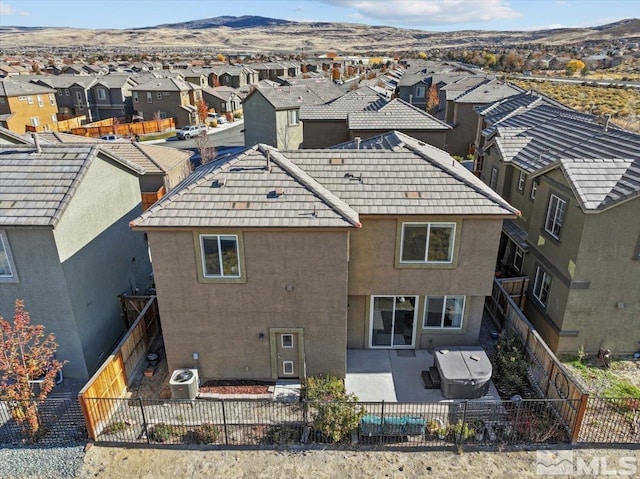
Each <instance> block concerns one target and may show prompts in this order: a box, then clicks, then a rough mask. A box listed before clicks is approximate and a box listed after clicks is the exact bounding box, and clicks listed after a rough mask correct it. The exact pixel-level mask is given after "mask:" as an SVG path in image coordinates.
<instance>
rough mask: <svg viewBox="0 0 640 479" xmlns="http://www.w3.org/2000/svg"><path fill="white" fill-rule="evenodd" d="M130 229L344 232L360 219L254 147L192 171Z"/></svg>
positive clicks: (270, 152)
mask: <svg viewBox="0 0 640 479" xmlns="http://www.w3.org/2000/svg"><path fill="white" fill-rule="evenodd" d="M267 157H268V158H269V162H270V165H271V167H270V170H269V169H268V168H267V165H268V162H267ZM221 181H225V184H224V185H223V186H219V185H220V184H221ZM278 190H281V191H280V192H281V193H282V194H279V193H280V192H279V191H278ZM238 205H240V208H238ZM132 225H133V226H139V227H143V228H145V227H156V226H160V227H166V226H170V227H190V228H196V227H197V228H204V227H211V228H215V227H258V228H259V227H282V228H291V227H303V228H307V227H325V228H333V227H341V228H343V227H354V226H359V220H358V214H357V213H356V212H355V211H354V210H353V209H351V208H350V207H349V206H348V205H347V204H345V203H344V202H343V201H342V200H340V199H339V198H337V197H336V196H335V195H334V194H333V193H331V192H330V191H329V190H327V189H326V188H325V187H323V186H322V185H321V184H319V183H318V182H317V181H316V180H315V179H313V178H311V177H310V176H309V175H308V174H307V173H306V172H304V171H302V170H301V169H300V168H299V167H298V166H296V165H295V164H293V163H292V162H291V161H290V160H289V159H287V158H286V157H284V156H283V155H282V154H281V153H279V152H278V151H277V150H276V149H274V148H271V147H269V146H265V145H256V146H254V147H252V148H249V149H246V150H244V151H243V152H241V153H239V154H238V155H235V156H233V157H231V158H229V159H227V160H224V161H223V162H222V163H221V164H218V163H210V164H206V165H203V166H201V167H199V168H197V169H196V171H195V172H194V173H192V174H191V175H190V176H189V177H188V178H187V179H185V180H184V181H183V182H182V183H181V184H180V185H178V186H177V187H176V188H175V189H173V190H172V191H171V192H170V193H169V194H168V195H166V196H165V197H163V198H162V200H160V201H159V202H158V203H156V204H155V205H153V206H152V207H151V208H149V209H148V210H147V211H145V213H143V214H142V215H141V216H140V217H139V218H138V219H136V220H134V221H133V222H132Z"/></svg>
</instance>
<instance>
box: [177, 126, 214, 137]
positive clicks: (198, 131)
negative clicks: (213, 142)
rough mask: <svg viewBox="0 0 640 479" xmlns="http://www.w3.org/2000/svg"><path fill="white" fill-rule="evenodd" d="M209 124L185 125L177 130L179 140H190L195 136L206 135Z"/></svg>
mask: <svg viewBox="0 0 640 479" xmlns="http://www.w3.org/2000/svg"><path fill="white" fill-rule="evenodd" d="M206 134H207V125H188V126H183V127H182V128H180V129H179V130H178V131H177V132H176V136H177V137H178V139H179V140H188V139H189V138H193V137H194V136H199V135H206Z"/></svg>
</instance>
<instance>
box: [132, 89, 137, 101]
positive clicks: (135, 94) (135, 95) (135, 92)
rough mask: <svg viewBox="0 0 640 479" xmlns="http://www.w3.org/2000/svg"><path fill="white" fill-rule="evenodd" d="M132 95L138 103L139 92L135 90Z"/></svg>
mask: <svg viewBox="0 0 640 479" xmlns="http://www.w3.org/2000/svg"><path fill="white" fill-rule="evenodd" d="M132 96H133V102H134V103H138V92H137V91H134V92H133V94H132Z"/></svg>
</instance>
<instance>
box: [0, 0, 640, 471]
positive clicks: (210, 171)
mask: <svg viewBox="0 0 640 479" xmlns="http://www.w3.org/2000/svg"><path fill="white" fill-rule="evenodd" d="M134 3H136V2H134ZM394 4H395V2H394ZM361 8H365V7H361ZM196 16H197V15H196ZM233 18H235V17H219V19H214V18H211V19H208V20H207V21H210V22H212V23H211V25H215V24H216V22H223V23H221V25H222V28H226V29H229V31H231V30H232V29H234V28H238V29H244V28H262V29H266V31H268V30H269V28H272V27H273V28H275V26H277V27H278V28H289V27H291V25H289V23H287V22H289V21H288V20H276V19H269V18H266V17H264V18H263V17H239V19H236V20H233V21H238V22H241V23H240V26H233V27H230V26H228V25H227V23H224V22H231V21H232V20H230V19H233ZM214 20H215V21H214ZM199 22H205V20H201V21H199ZM242 22H246V23H242ZM252 22H258V26H255V25H253V23H252ZM283 22H284V23H283ZM625 22H626V21H621V22H620V25H622V26H625V25H627V23H625ZM187 23H189V22H187ZM187 23H185V24H177V25H179V28H182V29H183V30H184V32H185V33H184V36H185V39H187V38H189V35H195V36H197V35H198V33H197V32H200V31H201V30H199V29H200V28H201V26H200V24H199V23H198V24H197V27H193V28H195V29H194V30H191V28H192V27H188V26H186V25H187ZM205 23H206V22H205ZM291 23H292V24H296V22H291ZM318 25H320V26H321V27H322V30H323V31H324V34H326V35H329V34H330V33H329V32H330V29H329V27H328V26H327V25H331V24H329V23H327V24H323V23H319V24H318ZM336 25H337V24H336ZM340 25H348V24H346V23H345V24H340ZM605 27H607V28H609V26H607V25H605V26H603V27H602V28H603V29H604V28H605ZM8 28H9V29H13V28H15V27H8ZM158 28H176V27H166V26H163V25H161V26H160V27H158ZM206 28H214V27H212V26H210V27H206ZM216 28H217V27H216ZM318 28H320V27H318ZM341 28H342V27H341ZM345 28H346V27H345ZM371 28H373V29H375V28H378V27H375V26H374V27H371ZM380 28H382V27H380ZM611 28H613V27H611ZM620 28H622V27H620ZM222 31H223V32H226V30H222ZM319 31H320V30H319ZM407 31H410V30H407ZM416 31H417V30H416ZM189 32H191V33H189ZM193 32H196V33H193ZM3 34H5V33H3V32H2V31H0V37H1V36H2V35H3ZM299 34H300V35H302V33H300V32H299ZM140 35H141V36H142V35H143V33H142V32H140ZM523 35H524V34H523ZM541 35H542V34H541ZM625 35H626V33H625ZM301 38H302V36H301ZM425 38H426V37H425ZM461 38H462V37H461ZM185 41H187V40H185ZM225 41H226V42H227V43H228V44H229V45H233V47H229V49H228V51H227V50H225V51H222V50H220V51H216V53H215V54H213V53H212V50H204V49H203V50H201V51H200V52H197V51H192V50H190V49H187V48H185V49H181V48H179V47H166V49H165V51H162V49H161V48H160V47H158V48H157V49H156V50H149V51H155V52H156V53H155V54H154V55H151V54H144V55H143V54H138V55H134V54H127V53H126V51H127V50H126V49H123V50H119V49H117V48H115V47H109V48H107V46H96V47H95V50H94V49H91V48H89V47H85V48H86V51H84V52H81V51H80V50H78V52H79V53H77V54H72V53H68V52H67V50H66V49H63V48H62V47H60V49H58V47H55V48H54V47H52V48H51V49H48V50H47V49H39V48H34V50H33V51H32V52H22V51H20V52H18V51H15V50H14V48H13V47H11V48H10V49H8V50H7V51H4V47H3V48H2V49H0V331H2V334H0V346H1V347H2V348H1V349H0V450H1V449H3V448H4V446H5V445H6V446H11V449H16V450H21V449H26V448H31V447H33V448H34V449H40V448H41V447H61V448H65V447H69V448H73V447H77V448H78V451H80V449H82V453H81V454H80V452H78V456H77V457H78V458H80V459H78V460H81V458H84V457H85V454H87V451H88V450H89V447H91V445H94V444H95V445H96V447H97V448H98V449H100V448H101V446H109V447H120V446H123V445H124V446H126V447H128V448H132V449H131V450H132V451H136V450H137V449H133V448H139V447H140V446H144V447H149V448H158V446H160V447H159V449H162V448H167V449H168V450H173V449H172V448H173V446H176V448H182V449H184V448H185V446H186V448H187V449H189V448H192V447H194V446H195V447H197V448H201V449H203V451H213V450H218V449H222V450H225V449H236V450H243V449H247V448H249V449H250V448H259V449H267V450H283V451H291V450H293V449H296V448H298V449H302V450H312V449H322V450H324V449H327V450H329V449H336V450H341V451H342V450H344V451H345V454H346V453H347V451H350V452H349V454H351V453H353V454H361V453H363V452H367V451H380V452H382V451H384V453H385V454H388V453H391V451H395V453H396V454H398V455H400V456H401V455H403V454H410V451H414V450H416V451H421V452H428V453H432V452H434V451H436V450H443V449H444V450H451V451H454V452H456V457H457V456H460V455H461V454H462V453H463V450H467V449H468V450H472V451H475V452H474V454H482V453H483V452H482V451H484V452H486V451H492V452H495V453H496V454H502V453H503V451H504V450H513V451H517V450H520V449H527V448H529V449H531V450H535V451H538V452H540V451H546V450H550V449H552V448H556V449H557V450H559V451H562V450H567V451H571V452H572V453H573V451H574V449H575V450H578V449H584V448H600V447H602V446H603V445H606V446H607V447H609V446H614V447H622V448H624V449H625V450H626V449H628V448H631V449H633V448H634V447H635V446H636V445H637V444H639V443H640V428H639V427H638V424H640V408H638V404H639V401H640V374H639V373H638V368H639V367H640V334H638V331H639V328H638V321H639V319H640V128H639V125H637V121H636V120H637V117H636V116H634V115H635V113H633V112H635V111H636V109H637V107H636V106H635V103H634V104H631V102H632V101H633V100H629V105H631V106H629V105H626V106H625V107H624V108H626V109H625V110H624V111H625V112H626V111H627V110H629V111H631V112H632V113H629V114H628V115H623V114H622V113H621V111H622V110H620V112H619V113H616V112H613V113H611V112H609V110H607V109H606V108H604V109H603V108H602V106H598V107H597V108H596V107H594V106H593V105H592V106H591V107H590V108H576V107H575V106H571V105H575V104H574V103H572V104H571V105H569V104H568V102H567V101H566V97H563V96H562V95H554V94H553V93H550V90H548V89H545V90H544V91H543V89H542V87H541V88H540V89H537V88H536V85H537V84H536V82H539V83H540V84H542V82H545V85H546V84H547V83H552V84H553V83H554V82H556V83H557V84H564V80H565V79H566V80H567V81H570V82H572V81H575V82H578V83H577V85H576V88H583V89H588V88H597V89H599V91H603V92H605V91H606V93H607V95H608V94H610V93H611V91H612V90H613V91H614V94H615V92H616V91H619V93H620V98H624V99H625V101H626V98H632V99H633V98H636V97H638V96H639V95H640V82H638V81H637V79H636V77H629V78H627V77H626V76H625V78H627V79H626V80H621V79H620V76H619V75H618V76H616V74H614V73H613V72H614V71H616V72H617V71H619V70H616V69H621V68H624V67H625V66H628V65H636V63H635V62H636V60H637V58H638V52H639V51H640V50H639V47H638V44H637V43H634V42H633V41H630V40H629V39H628V38H627V37H626V36H625V37H624V39H623V40H618V41H616V40H615V39H611V40H607V41H608V42H609V44H608V48H605V46H603V45H605V44H604V43H603V40H598V41H597V42H596V41H595V40H593V43H589V41H587V40H584V41H578V40H575V42H574V43H573V44H572V45H571V47H570V48H569V47H566V48H564V47H562V46H559V45H547V46H546V47H545V46H544V45H540V44H534V43H524V42H523V44H522V45H518V44H514V45H516V46H514V47H513V48H512V49H507V48H506V47H505V48H502V47H500V48H502V53H501V54H499V55H498V56H496V53H493V51H492V49H493V50H495V51H496V52H497V51H498V46H499V44H497V43H496V44H494V45H491V44H483V48H482V50H478V51H477V50H475V49H471V48H470V49H463V48H462V47H459V46H456V45H452V46H450V48H446V49H445V48H441V47H438V48H435V47H433V48H431V49H428V48H426V46H425V51H404V52H402V50H398V51H397V52H396V50H394V49H391V48H389V49H387V50H382V51H381V52H378V51H377V50H375V49H373V48H372V49H371V52H370V54H368V55H365V54H359V53H355V52H349V51H348V50H347V49H345V50H344V51H341V50H340V49H339V48H337V47H336V48H332V49H331V50H330V51H321V50H317V49H312V48H311V47H309V46H308V45H309V43H308V42H307V43H301V45H305V46H304V48H303V47H302V46H299V47H298V48H296V49H295V51H293V50H292V51H293V52H294V53H289V54H284V53H283V52H276V51H274V52H272V53H271V54H269V55H266V54H262V53H258V52H256V51H253V50H252V49H251V48H250V45H244V44H243V45H242V48H241V47H239V46H238V45H240V43H237V42H236V43H234V42H233V41H232V40H231V39H230V37H229V38H226V40H225ZM460 42H462V40H460ZM461 44H462V43H461ZM478 45H480V43H478ZM244 47H246V48H244ZM65 48H66V47H65ZM382 52H384V53H382ZM400 52H402V53H400ZM89 58H90V61H89ZM578 61H579V62H580V63H581V64H582V66H581V67H580V66H578V67H576V65H577V63H576V62H578ZM571 62H573V63H571ZM574 67H575V68H574ZM634 68H635V67H634ZM638 68H640V66H638ZM591 71H598V72H599V73H600V74H601V75H602V79H598V81H602V82H604V84H602V85H594V84H592V83H594V82H595V80H594V82H590V81H586V80H584V81H579V80H580V79H583V78H584V77H586V75H587V74H588V73H590V72H591ZM620 71H622V70H620ZM624 71H625V72H626V71H628V70H624ZM638 71H639V72H640V70H638ZM532 72H533V74H532ZM538 75H540V76H538ZM607 75H609V76H607ZM634 75H635V73H634ZM531 77H535V78H534V79H532V78H531ZM539 78H543V79H541V80H539ZM637 78H638V79H640V73H639V74H638V77H637ZM616 82H619V83H616ZM576 91H578V90H576ZM584 91H587V90H584ZM626 95H630V96H629V97H627V96H626ZM586 97H587V94H586V93H585V98H586ZM607 98H609V97H607ZM622 102H623V100H622V99H621V100H620V103H622ZM612 108H613V106H612ZM20 328H24V329H20ZM49 334H51V336H49ZM87 445H89V446H88V447H87ZM554 450H555V449H554ZM181 452H185V451H181ZM288 453H289V452H287V454H288ZM2 454H3V453H2V452H0V457H3V456H2ZM89 455H90V454H89ZM52 457H57V456H56V455H55V454H53V455H52ZM87 457H88V456H87ZM185 457H186V456H185ZM345 457H346V456H345ZM354 457H355V456H354ZM474 457H475V456H474ZM478 457H481V456H478ZM540 457H541V455H540V454H539V455H538V456H536V461H537V462H536V463H535V464H534V466H533V469H532V470H535V471H536V474H539V473H542V474H546V473H548V472H547V471H548V470H551V471H555V469H553V467H556V466H555V465H554V464H555V463H553V461H555V459H553V458H552V459H553V460H552V462H551V463H549V464H551V466H549V464H548V463H547V462H545V461H547V458H546V456H545V457H543V458H542V459H540ZM554 457H555V456H554ZM572 457H574V456H572ZM623 459H624V458H623ZM479 460H481V459H479ZM501 460H502V459H501ZM540 461H542V464H543V466H544V467H542V469H541V468H540V467H541V466H540V464H541V462H540ZM571 461H573V459H571ZM508 462H509V461H506V462H505V465H504V467H505V468H508V464H507V463H508ZM596 462H597V461H596ZM596 462H593V461H592V463H590V464H591V466H589V467H592V469H590V471H592V472H594V473H595V474H596V475H597V473H598V472H600V471H601V470H602V468H603V467H605V466H603V465H602V464H603V463H601V462H597V464H596ZM0 463H6V464H11V461H10V460H9V462H7V461H5V460H4V459H3V460H2V461H0ZM576 464H578V465H577V466H576ZM580 464H581V463H580V462H579V461H578V462H576V463H575V464H574V463H572V466H571V467H572V468H573V469H571V471H570V473H569V475H571V474H578V473H579V472H581V471H582V472H584V470H583V469H581V467H583V466H581V465H580ZM593 464H596V465H595V466H593ZM630 464H631V465H633V466H634V467H635V464H636V462H635V461H633V462H628V461H627V462H625V461H624V460H622V462H620V463H619V464H618V468H617V469H616V470H615V471H614V472H616V474H617V473H618V472H619V471H622V472H626V471H627V470H629V471H631V466H630ZM625 465H626V466H629V468H627V469H625ZM9 467H10V466H3V465H0V476H2V477H4V476H5V475H6V476H7V477H31V476H30V475H29V474H27V473H24V475H23V476H20V475H19V473H18V472H16V473H15V474H14V475H11V474H12V473H6V471H7V470H9ZM11 467H13V466H11ZM69 467H70V468H71V466H69ZM79 467H80V465H79V464H77V465H74V466H73V468H74V469H73V473H72V472H69V473H68V474H67V473H66V472H64V474H62V475H60V477H81V476H80V475H78V476H74V475H73V474H80V472H79V469H78V468H79ZM547 467H551V469H547ZM584 467H586V466H584ZM614 467H615V466H614ZM398 468H399V471H400V472H401V473H402V472H403V466H398ZM536 468H537V469H536ZM593 468H595V469H593ZM596 469H597V470H596ZM70 470H71V469H70ZM558 470H559V469H558ZM16 471H18V469H16ZM540 471H543V472H540ZM636 471H637V469H633V472H632V474H631V475H632V476H633V474H634V473H635V472H636ZM103 472H104V471H102V472H101V471H97V472H96V473H94V474H93V475H94V476H95V477H100V474H102V473H103ZM422 472H424V471H422ZM85 474H89V472H85ZM176 474H178V475H179V473H178V472H176ZM336 474H338V473H336ZM372 474H373V472H372ZM387 475H389V474H387ZM45 476H46V475H45ZM45 476H43V477H45ZM125 476H126V474H125ZM391 476H393V477H395V475H393V474H391ZM391 476H390V477H391ZM46 477H49V476H46ZM82 477H89V476H82ZM108 477H111V476H108ZM221 477H231V476H229V475H228V474H223V475H222V476H221ZM238 477H239V476H238ZM305 477H306V474H305ZM403 477H404V476H403ZM416 477H422V475H420V474H418V475H416ZM461 477H462V476H461ZM464 477H466V476H464ZM527 477H528V476H527ZM532 477H533V476H532Z"/></svg>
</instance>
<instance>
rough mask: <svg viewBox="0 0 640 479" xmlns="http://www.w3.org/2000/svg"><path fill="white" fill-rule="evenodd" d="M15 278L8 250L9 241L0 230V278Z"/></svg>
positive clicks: (5, 279)
mask: <svg viewBox="0 0 640 479" xmlns="http://www.w3.org/2000/svg"><path fill="white" fill-rule="evenodd" d="M13 279H15V266H14V265H13V259H12V258H11V251H9V242H8V241H7V237H6V236H5V233H4V232H3V231H1V230H0V280H4V281H7V280H13Z"/></svg>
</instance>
